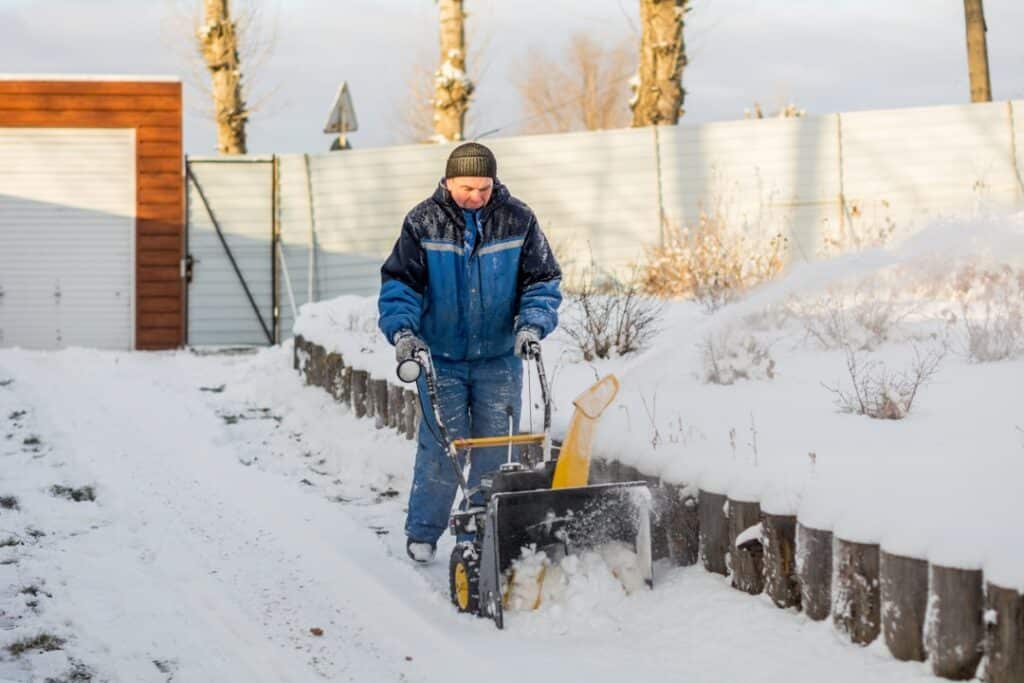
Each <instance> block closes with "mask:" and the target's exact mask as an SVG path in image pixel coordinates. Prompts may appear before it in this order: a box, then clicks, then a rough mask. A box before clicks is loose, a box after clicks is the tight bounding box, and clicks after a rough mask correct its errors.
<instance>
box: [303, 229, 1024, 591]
mask: <svg viewBox="0 0 1024 683" xmlns="http://www.w3.org/2000/svg"><path fill="white" fill-rule="evenodd" d="M1022 260H1024V213H1017V214H1011V215H997V214H979V215H977V216H972V217H969V218H960V219H954V218H944V219H941V220H937V221H935V222H934V223H932V224H931V225H930V226H929V227H927V228H925V229H924V230H922V231H921V232H919V233H916V234H913V235H911V236H909V237H908V238H906V239H905V240H904V241H903V242H901V243H896V244H893V245H891V246H888V247H876V248H872V249H867V250H864V251H861V252H858V253H851V254H845V255H841V256H839V257H837V258H834V259H832V260H828V261H819V262H810V263H799V264H797V265H795V266H794V267H793V268H792V269H791V271H790V272H789V273H788V275H787V276H786V277H784V278H782V279H780V280H779V281H776V282H773V283H770V284H768V285H766V286H763V287H761V288H760V289H758V290H756V291H754V292H752V293H751V294H750V295H748V296H746V297H745V298H743V299H741V300H739V301H737V302H735V303H733V304H731V305H728V306H725V307H723V308H721V309H720V310H718V311H717V312H716V313H714V314H711V315H709V314H707V313H705V312H704V311H703V309H701V308H700V307H699V306H697V305H696V304H694V303H690V302H674V303H672V304H671V305H669V306H667V307H666V309H665V312H664V315H663V319H662V320H661V321H660V332H659V334H658V336H657V338H656V339H655V341H654V342H653V344H652V345H651V347H650V348H648V349H646V350H645V351H643V352H641V353H638V354H633V355H630V356H626V357H621V358H615V359H611V360H599V361H594V362H589V363H588V362H585V361H582V360H581V359H580V356H579V353H578V352H576V351H575V350H574V348H573V345H572V341H571V339H570V338H569V336H568V335H567V334H565V333H564V331H561V330H560V331H558V332H556V333H555V334H554V335H552V336H551V337H549V338H548V339H546V340H545V341H544V356H545V359H546V364H547V368H548V376H549V379H550V380H551V382H552V396H553V402H554V416H553V417H554V420H553V427H554V431H555V435H556V436H559V435H560V434H561V433H564V430H565V429H566V427H567V424H568V420H569V417H570V415H571V412H570V411H571V406H570V402H571V400H572V399H573V398H575V396H577V395H579V394H580V393H581V392H582V391H583V390H584V389H585V388H586V387H588V386H589V385H590V384H592V383H593V382H594V381H595V380H596V379H597V378H598V377H600V376H603V375H605V374H607V373H614V374H616V375H617V376H618V378H619V380H620V382H621V384H622V390H621V391H620V393H619V396H618V398H617V400H616V402H615V403H614V404H613V405H612V406H611V407H610V408H609V409H608V410H607V411H606V412H605V414H604V416H603V417H602V419H601V421H600V423H599V424H598V427H597V431H596V435H595V444H597V445H596V446H595V451H596V454H597V455H598V456H600V457H604V458H607V459H612V460H619V461H621V462H623V463H626V464H629V465H633V466H635V467H637V468H639V469H640V470H641V471H642V472H643V473H644V474H646V475H649V476H654V477H661V478H662V479H663V480H665V481H668V482H671V483H676V484H682V485H689V486H699V487H700V488H702V489H704V490H707V491H710V492H714V493H720V494H725V495H728V496H730V497H732V498H733V499H735V500H742V501H751V502H759V503H760V504H761V509H762V510H763V511H765V512H768V513H773V514H785V515H794V514H795V515H798V516H799V519H800V521H801V523H802V524H804V525H805V526H808V527H812V528H816V529H822V530H830V531H833V532H834V533H835V534H836V535H837V536H838V537H840V538H843V539H846V540H849V541H855V542H861V543H878V544H881V546H882V548H883V549H884V550H886V551H887V552H890V553H893V554H898V555H903V556H908V557H918V558H922V559H927V560H929V561H931V562H934V563H937V564H941V565H945V566H951V567H959V568H964V569H978V568H984V569H985V571H986V574H987V576H989V577H990V578H991V579H992V580H996V579H997V578H998V582H999V584H1000V585H1004V586H1006V587H1009V588H1014V587H1016V588H1018V589H1022V588H1024V546H1021V544H1017V543H1007V542H1006V539H1007V538H1015V537H1017V536H1019V524H1018V523H1017V521H1016V520H1019V519H1021V518H1024V499H1022V498H1021V497H1020V496H1019V495H1018V494H1017V488H1018V482H1019V481H1021V480H1022V478H1024V431H1022V430H1024V415H1022V414H1021V412H1020V408H1019V400H1018V398H1017V397H1018V393H1019V389H1018V385H1019V378H1020V377H1022V376H1024V359H1021V358H1019V357H1018V358H1015V359H1009V360H1005V361H1000V362H994V363H978V362H974V361H972V360H970V359H969V358H967V357H966V356H965V354H964V349H965V348H966V344H965V343H964V341H963V321H962V320H960V317H962V316H961V311H960V310H959V309H958V308H957V306H956V305H955V302H953V301H952V300H950V298H949V296H948V293H946V292H940V293H939V294H935V293H934V292H931V291H930V290H929V289H928V287H927V286H924V285H922V284H921V283H922V282H925V283H927V282H932V281H943V282H946V281H948V280H949V276H950V274H951V273H953V272H954V271H955V270H956V268H958V267H960V266H963V265H965V264H989V265H993V264H994V265H1010V266H1013V267H1018V268H1019V267H1021V266H1022V265H1024V263H1022ZM942 278H945V280H942ZM826 293H827V297H828V298H827V299H826V300H825V301H826V304H825V305H840V306H843V305H845V306H849V307H856V308H855V309H850V310H861V311H862V310H864V308H865V307H870V306H876V305H877V306H884V307H889V308H891V310H892V312H893V313H892V322H891V327H890V328H888V329H887V330H886V333H885V334H883V335H880V336H879V335H877V334H869V333H868V330H866V329H859V328H857V329H853V326H852V325H851V329H850V330H849V333H850V337H851V339H854V340H856V343H858V344H862V345H865V346H866V350H863V351H859V352H858V353H859V354H861V355H862V357H863V358H865V359H871V360H873V361H877V362H879V363H881V364H884V365H885V366H886V367H887V368H889V369H890V370H893V371H901V370H903V369H904V368H907V367H908V363H909V362H910V361H911V360H912V359H913V357H914V352H915V350H916V351H917V352H920V353H928V352H932V351H934V352H937V353H943V354H944V357H943V360H942V361H941V363H940V365H939V369H938V372H937V374H936V375H935V376H934V377H933V378H932V380H931V381H930V382H928V383H927V384H925V385H924V386H923V387H921V388H920V390H919V392H918V394H917V395H916V396H915V399H914V404H913V406H912V409H911V411H910V414H909V415H908V416H907V417H906V418H904V419H902V420H874V419H870V418H868V417H865V416H861V415H854V414H848V413H844V412H842V411H841V410H840V409H839V408H838V407H837V405H836V396H835V394H834V393H833V392H831V391H829V389H828V388H826V387H829V386H831V387H840V388H843V387H845V388H847V389H848V388H849V385H850V380H849V377H848V374H847V366H846V357H845V355H844V353H843V351H842V350H840V349H837V348H831V349H830V348H822V347H821V345H820V344H818V343H815V342H814V341H813V340H812V339H810V338H809V335H808V332H807V327H806V325H805V324H803V323H801V322H800V320H799V319H798V316H797V315H796V314H794V313H793V311H794V310H796V311H803V312H804V315H809V313H807V311H812V312H813V311H815V310H816V309H815V306H817V305H819V304H820V303H821V300H822V297H823V294H826ZM794 300H798V301H802V302H807V301H810V302H812V304H813V305H810V306H809V305H807V304H806V303H804V304H802V305H801V306H792V303H793V302H794ZM828 302H832V303H828ZM836 302H838V303H836ZM374 306H375V304H374V303H373V300H372V299H359V298H350V297H343V298H341V299H336V300H332V301H328V302H322V303H319V304H314V305H312V306H309V307H304V309H303V315H302V316H301V317H300V320H299V326H300V327H297V328H296V330H297V331H298V330H300V329H302V330H303V336H306V337H307V338H311V339H314V340H315V341H318V342H320V343H323V344H325V345H328V346H329V347H330V348H339V350H343V349H340V347H341V346H347V347H348V348H349V349H351V351H355V350H357V349H358V350H359V352H360V353H361V355H360V356H358V359H359V360H358V362H359V363H362V362H363V361H364V359H365V362H366V367H368V369H370V370H371V372H372V373H373V374H375V375H376V376H379V377H389V378H390V377H392V376H393V373H394V369H393V367H392V366H393V356H392V355H391V353H392V352H391V349H390V347H389V346H388V345H387V343H386V342H385V341H384V340H383V339H382V338H381V336H380V335H379V334H375V333H374V332H373V328H374V323H373V317H374V315H375V310H374ZM567 306H571V304H567ZM787 307H790V308H787ZM818 314H819V315H822V313H821V312H820V311H819V312H818ZM562 317H563V320H568V319H570V318H571V317H572V312H571V311H569V310H563V316H562ZM307 318H309V320H308V321H307ZM950 319H953V322H952V323H951V322H950ZM327 320H333V321H335V323H337V322H338V321H347V320H354V321H355V322H351V323H349V324H348V326H349V328H352V327H356V328H360V329H362V330H369V332H366V333H361V334H357V335H347V334H346V332H345V330H344V329H340V328H339V327H338V326H337V324H335V325H334V326H325V325H324V322H325V321H327ZM313 321H316V324H317V325H318V327H317V328H315V329H314V328H312V327H311V326H312V325H313ZM307 326H310V327H307ZM307 331H308V332H309V334H306V332H307ZM709 336H714V337H716V338H727V337H730V336H731V337H733V338H735V339H736V340H737V342H739V343H741V345H746V344H747V343H748V340H749V339H750V338H751V337H753V338H756V339H758V340H760V342H762V343H763V345H764V346H765V347H767V348H770V354H771V358H772V361H773V370H772V372H771V373H765V372H756V371H755V372H748V373H747V374H748V376H749V377H750V378H751V379H748V380H742V379H741V380H737V381H735V382H733V383H732V384H729V385H727V386H726V385H716V384H706V383H704V381H703V380H704V377H705V371H704V366H703V358H702V353H701V349H702V348H703V344H704V341H705V340H706V339H708V338H709ZM343 352H344V350H343ZM346 357H348V356H346ZM744 358H746V359H747V360H746V361H744ZM761 361H763V359H750V358H749V356H748V357H745V356H743V354H740V356H739V360H738V361H737V362H739V363H741V364H742V363H743V362H747V363H748V365H747V366H744V367H748V368H749V367H750V365H749V364H750V363H754V362H761ZM762 365H763V363H762ZM755 370H756V368H755ZM526 395H527V392H526V391H525V390H524V397H525V396H526ZM539 395H540V392H539V390H537V388H536V387H534V388H533V390H532V396H533V397H535V398H534V406H533V407H534V413H535V414H537V413H539V409H540V406H539V403H538V402H537V400H536V397H537V396H539ZM524 412H526V410H524Z"/></svg>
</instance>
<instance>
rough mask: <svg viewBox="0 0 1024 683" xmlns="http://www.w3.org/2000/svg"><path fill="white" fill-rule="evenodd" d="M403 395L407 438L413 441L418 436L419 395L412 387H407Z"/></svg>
mask: <svg viewBox="0 0 1024 683" xmlns="http://www.w3.org/2000/svg"><path fill="white" fill-rule="evenodd" d="M402 396H404V397H405V438H407V439H409V440H410V441H412V440H414V439H415V438H416V431H417V430H418V429H419V421H420V401H419V396H418V395H417V394H416V392H415V391H413V390H412V389H406V390H405V391H404V392H403V393H402Z"/></svg>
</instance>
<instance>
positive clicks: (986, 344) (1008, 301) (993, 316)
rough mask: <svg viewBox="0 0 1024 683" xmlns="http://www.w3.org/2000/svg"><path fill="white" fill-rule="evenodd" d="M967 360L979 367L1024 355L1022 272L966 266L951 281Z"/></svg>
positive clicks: (1006, 267) (1007, 268)
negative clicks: (959, 316) (975, 362)
mask: <svg viewBox="0 0 1024 683" xmlns="http://www.w3.org/2000/svg"><path fill="white" fill-rule="evenodd" d="M953 296H954V298H955V299H956V301H957V303H958V304H959V308H960V314H961V321H962V323H963V331H964V337H965V341H966V344H965V346H966V352H967V356H968V357H969V358H970V359H971V360H974V361H977V362H979V363H985V362H991V361H1000V360H1005V359H1008V358H1014V357H1017V356H1020V355H1022V354H1024V270H1021V269H1016V268H1013V267H1011V266H1009V265H1006V264H1003V265H999V266H990V267H987V268H983V267H978V266H973V265H971V266H965V267H963V268H961V269H960V270H959V271H957V273H956V275H955V278H954V285H953Z"/></svg>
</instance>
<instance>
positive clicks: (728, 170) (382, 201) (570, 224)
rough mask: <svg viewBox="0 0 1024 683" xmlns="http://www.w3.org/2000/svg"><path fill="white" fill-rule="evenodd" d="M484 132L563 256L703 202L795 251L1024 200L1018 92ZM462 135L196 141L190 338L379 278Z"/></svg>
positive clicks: (275, 324) (658, 227) (362, 289)
mask: <svg viewBox="0 0 1024 683" xmlns="http://www.w3.org/2000/svg"><path fill="white" fill-rule="evenodd" d="M486 142H487V144H488V146H490V147H491V148H492V149H493V150H494V152H495V154H496V155H497V157H498V172H499V173H498V174H499V176H500V177H501V179H502V181H503V182H504V183H506V184H507V185H508V186H509V188H510V189H511V190H512V192H513V194H515V195H516V196H518V197H520V198H521V199H523V200H524V201H526V202H527V203H528V204H529V205H530V206H531V207H532V208H533V209H534V211H535V212H536V213H537V216H538V218H539V220H540V222H541V225H542V226H543V227H544V230H545V232H546V233H547V234H548V237H549V238H550V239H551V241H552V243H553V244H554V246H555V249H556V252H557V253H558V254H559V256H560V258H561V260H562V261H563V265H564V266H566V267H567V269H568V270H572V269H574V268H579V267H581V266H586V265H588V264H589V263H590V260H591V259H593V260H594V261H595V262H596V263H598V264H600V265H601V267H602V268H606V269H608V270H611V271H614V272H617V273H619V274H625V273H628V272H629V271H630V270H631V268H632V267H633V266H634V265H635V264H637V263H638V262H641V261H642V259H643V256H644V249H645V247H647V246H651V245H656V244H658V243H659V242H660V240H662V239H663V234H664V230H665V228H666V226H667V227H682V226H686V225H696V224H697V222H698V220H699V217H700V214H701V212H702V211H708V212H719V213H721V214H722V215H723V216H725V217H726V218H727V219H728V220H729V221H730V223H731V224H733V225H737V226H743V227H745V228H746V229H747V230H750V231H763V232H765V233H767V232H772V233H774V232H777V231H782V232H783V233H784V234H787V235H788V236H789V237H790V240H791V253H792V254H793V256H794V257H795V258H815V257H816V255H817V254H818V253H819V252H820V249H821V245H822V240H823V238H824V237H825V236H826V235H828V236H841V235H843V234H846V235H849V234H857V233H861V234H864V233H869V232H873V231H878V230H881V229H885V227H886V226H889V225H892V226H897V227H899V228H908V229H911V228H912V227H913V226H915V225H919V224H920V223H921V222H922V221H924V220H927V219H928V218H929V217H934V216H938V215H943V214H949V213H963V212H965V211H971V210H974V209H976V208H977V207H978V206H989V207H993V208H997V209H1000V208H1009V207H1013V206H1019V205H1021V204H1024V181H1022V175H1024V172H1022V169H1024V166H1022V162H1021V159H1019V155H1020V154H1021V152H1019V150H1021V149H1022V147H1024V101H1013V102H993V103H987V104H972V105H963V106H946V107H929V108H921V109H904V110H891V111H870V112H856V113H850V114H832V115H826V116H819V117H806V118H801V119H764V120H744V121H731V122H723V123H710V124H704V125H697V126H691V125H680V126H673V127H658V128H637V129H621V130H609V131H598V132H585V133H566V134H557V135H539V136H528V137H517V138H505V139H494V140H487V141H486ZM451 148H452V146H451V145H443V146H433V145H431V146H426V145H414V146H401V147H388V148H377V149H366V150H349V151H345V152H331V153H324V154H315V155H302V154H288V155H280V156H267V157H255V156H252V157H242V158H233V159H230V160H226V159H224V158H201V157H190V158H189V159H188V160H187V161H188V168H189V170H190V173H191V175H192V177H193V179H194V181H190V182H189V190H188V203H189V208H188V227H189V238H188V239H189V253H190V254H191V255H192V256H193V279H192V283H191V285H190V288H189V324H188V329H189V337H188V341H189V343H190V344H194V345H201V344H261V343H264V344H265V343H267V342H268V341H269V340H270V339H278V340H279V339H281V338H282V337H288V336H290V330H291V326H292V322H293V319H294V312H295V310H296V308H297V307H298V306H301V305H302V304H303V303H305V302H307V301H315V300H320V299H324V298H330V297H335V296H338V295H341V294H363V295H369V294H374V293H375V292H376V291H377V287H378V284H379V281H378V272H379V267H380V264H381V262H382V261H383V259H384V258H385V257H386V256H387V254H388V252H389V250H390V249H391V246H392V245H393V243H394V240H395V238H396V237H397V236H398V231H399V229H400V227H401V222H402V219H403V217H404V216H405V213H406V212H407V211H408V210H409V209H410V208H411V207H412V206H413V205H414V204H416V203H417V202H419V201H421V200H422V199H424V198H425V197H426V196H427V195H428V194H429V193H430V192H431V191H432V190H433V187H434V186H435V184H436V183H437V181H438V179H439V178H440V176H441V175H442V169H443V168H444V160H445V159H446V157H447V155H448V153H449V152H450V150H451ZM200 189H201V190H202V192H200ZM201 194H202V195H204V196H205V198H206V201H205V202H204V201H203V197H202V196H201ZM211 215H212V216H213V217H214V219H215V220H214V219H211ZM214 222H216V223H217V225H218V226H219V228H220V233H221V235H222V236H223V242H222V240H221V238H220V237H218V235H217V232H218V231H217V229H216V227H215V226H214ZM275 236H276V240H275ZM225 243H226V244H227V246H228V248H227V249H225V248H224V244H225ZM275 244H276V248H275V246H274V245H275ZM229 251H230V252H231V254H232V256H233V258H234V261H235V264H236V266H237V271H236V269H235V267H234V266H232V264H231V258H229V256H228V252H229ZM274 252H277V253H276V258H275V255H274ZM243 283H245V284H243ZM275 283H276V287H275ZM246 289H248V290H249V292H248V294H247V293H246ZM257 310H258V311H260V315H259V316H257V314H256V311H257ZM260 317H262V319H263V321H264V323H265V325H266V328H267V330H266V331H264V329H263V325H261V323H260V319H259V318H260Z"/></svg>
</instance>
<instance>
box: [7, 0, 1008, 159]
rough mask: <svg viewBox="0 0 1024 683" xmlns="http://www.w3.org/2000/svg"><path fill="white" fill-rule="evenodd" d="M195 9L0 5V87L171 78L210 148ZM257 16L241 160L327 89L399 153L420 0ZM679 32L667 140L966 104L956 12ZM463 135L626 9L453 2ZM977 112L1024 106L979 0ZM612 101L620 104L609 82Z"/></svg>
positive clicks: (768, 19)
mask: <svg viewBox="0 0 1024 683" xmlns="http://www.w3.org/2000/svg"><path fill="white" fill-rule="evenodd" d="M198 2H199V0H195V2H194V3H193V0H0V65H2V66H0V73H4V74H128V75H131V74H142V75H165V76H166V75H170V76H179V77H180V78H181V79H182V81H183V83H184V84H185V87H184V93H185V121H184V126H185V151H186V153H188V154H193V155H203V154H212V153H214V151H215V147H216V135H215V130H214V126H213V123H212V121H211V120H210V119H209V117H208V115H207V114H206V113H205V110H206V108H207V107H208V105H207V97H206V95H205V94H204V93H203V91H202V90H201V88H200V87H199V86H198V84H199V83H201V79H202V72H201V70H199V71H197V62H196V61H195V59H194V58H191V57H190V56H189V51H188V41H189V40H190V38H189V36H188V32H187V29H186V28H185V26H184V25H183V23H182V17H183V16H187V14H188V9H187V7H188V6H189V5H190V4H191V5H193V6H195V5H197V4H198ZM234 4H235V5H239V6H240V5H255V6H258V7H260V8H261V15H260V16H261V23H260V24H259V25H260V26H261V27H262V29H263V30H262V35H264V36H269V35H273V38H274V40H273V47H272V48H271V49H270V50H269V51H268V52H266V53H265V54H264V56H263V58H262V60H261V62H260V64H259V65H258V66H252V65H250V66H249V67H248V68H247V67H246V65H245V64H243V73H244V74H245V78H246V79H247V80H248V81H249V82H251V89H252V90H251V95H250V97H249V102H250V104H255V105H256V106H255V107H254V111H253V113H252V115H251V120H250V124H249V127H248V133H249V151H250V152H252V153H290V152H320V151H326V150H327V149H328V147H329V146H330V142H331V138H330V136H328V135H325V134H324V133H323V132H322V131H323V126H324V123H325V121H326V119H327V116H328V114H329V111H330V108H331V105H332V103H333V101H334V96H335V93H336V92H337V89H338V86H339V85H340V83H341V82H342V81H347V82H348V84H349V89H350V91H351V93H352V99H353V102H354V105H355V109H356V115H357V118H358V121H359V130H358V131H357V132H355V133H353V134H351V136H350V138H349V139H350V142H351V143H352V145H353V147H357V148H365V147H379V146H386V145H394V144H400V143H403V142H406V141H407V137H406V136H405V135H404V133H403V129H402V126H401V123H400V122H401V111H402V109H403V107H407V106H408V101H409V97H410V88H409V85H408V81H409V80H410V78H411V77H412V76H413V75H414V74H416V73H422V72H423V71H424V65H428V66H429V65H430V63H431V62H432V60H436V51H437V48H436V42H437V9H436V4H435V3H434V2H431V1H430V0H345V1H344V2H336V1H334V2H332V1H331V0H236V2H235V3H234ZM691 4H692V7H693V10H692V11H691V13H690V14H689V15H688V16H687V24H686V29H685V38H686V41H687V54H688V57H689V65H688V66H687V67H686V70H685V72H684V76H683V82H684V87H685V88H686V90H687V92H688V94H687V98H686V103H685V109H686V115H685V117H684V118H683V120H682V123H683V124H684V125H685V124H696V123H704V122H709V121H720V120H730V119H736V118H742V116H743V112H744V110H745V109H748V108H749V107H751V105H752V104H753V103H754V102H755V101H757V102H760V103H762V104H763V105H765V107H766V108H767V109H772V108H776V107H778V106H780V105H782V104H784V103H787V102H792V103H794V104H796V105H797V106H798V107H799V108H801V109H804V110H806V111H807V113H808V115H816V114H825V113H832V112H841V111H854V110H865V109H892V108H903V107H917V106H931V105H941V104H962V103H966V102H967V101H969V87H968V78H967V63H966V61H967V60H966V48H965V45H964V19H963V3H962V2H961V1H960V0H901V1H900V2H898V3H893V2H891V1H890V0H859V1H857V2H854V1H852V0H695V1H694V2H692V3H691ZM465 6H466V9H467V12H469V14H470V16H469V19H468V22H467V43H468V48H469V51H470V64H469V70H470V74H471V75H472V76H475V77H476V80H477V86H478V87H477V94H476V98H475V100H474V102H473V104H472V107H471V115H470V122H469V124H468V131H467V132H468V134H469V135H471V136H472V135H476V134H480V133H484V132H486V133H487V134H488V135H493V136H501V137H505V136H509V135H515V134H517V133H518V132H520V127H521V123H522V119H523V115H522V112H521V109H520V104H519V98H518V95H517V93H516V91H515V88H514V86H513V85H512V84H513V81H514V79H515V77H516V74H517V73H518V72H519V70H521V68H522V65H523V64H524V62H525V60H526V58H527V55H528V54H529V53H530V52H531V51H544V52H546V53H547V54H549V55H551V56H557V55H558V54H560V52H561V51H562V50H563V49H564V48H565V46H566V44H567V43H568V40H569V37H570V36H572V35H573V34H576V33H580V32H584V33H587V34H590V35H591V36H593V37H595V38H597V39H598V40H600V41H602V42H604V43H606V44H612V43H614V42H616V41H620V40H622V41H627V42H631V43H638V42H639V35H638V33H637V30H638V6H639V3H638V2H637V0H516V1H515V2H510V1H508V0H506V1H504V2H502V0H466V2H465ZM985 12H986V20H987V23H988V29H989V30H988V46H989V60H990V68H991V77H992V90H993V96H994V98H995V99H997V100H1005V99H1011V98H1024V41H1022V40H1020V37H1019V34H1020V31H1021V29H1022V28H1024V3H1021V2H1020V1H1019V0H986V1H985ZM621 87H623V88H626V87H628V86H627V85H626V84H625V83H623V84H622V85H621Z"/></svg>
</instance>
